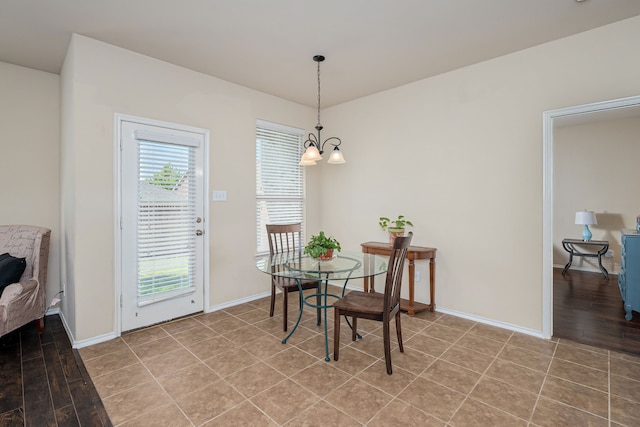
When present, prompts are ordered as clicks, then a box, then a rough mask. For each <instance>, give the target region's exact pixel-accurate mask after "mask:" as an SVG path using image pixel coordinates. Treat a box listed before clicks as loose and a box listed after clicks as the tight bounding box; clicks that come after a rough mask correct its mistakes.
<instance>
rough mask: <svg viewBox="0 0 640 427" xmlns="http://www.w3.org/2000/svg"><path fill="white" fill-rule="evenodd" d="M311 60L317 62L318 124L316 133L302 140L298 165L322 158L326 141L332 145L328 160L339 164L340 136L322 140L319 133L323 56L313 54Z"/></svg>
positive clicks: (340, 156) (312, 162)
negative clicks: (301, 153)
mask: <svg viewBox="0 0 640 427" xmlns="http://www.w3.org/2000/svg"><path fill="white" fill-rule="evenodd" d="M313 60H314V61H316V62H317V63H318V124H317V125H316V131H317V135H315V134H313V132H310V133H309V136H308V137H307V140H306V141H305V142H304V144H303V147H304V149H305V150H304V154H303V155H302V158H301V159H300V163H298V164H299V165H300V166H312V165H315V164H316V161H317V160H322V153H323V152H324V146H325V145H326V144H327V142H328V143H329V144H330V145H332V146H333V150H332V151H331V155H330V157H329V162H328V163H331V164H340V163H344V162H345V161H344V156H343V155H342V152H341V151H340V149H339V148H338V147H339V146H340V144H342V141H341V140H340V138H338V137H336V136H332V137H331V138H327V139H325V140H324V141H322V138H321V137H320V134H321V132H322V125H321V124H320V63H321V62H322V61H324V56H322V55H315V56H314V57H313Z"/></svg>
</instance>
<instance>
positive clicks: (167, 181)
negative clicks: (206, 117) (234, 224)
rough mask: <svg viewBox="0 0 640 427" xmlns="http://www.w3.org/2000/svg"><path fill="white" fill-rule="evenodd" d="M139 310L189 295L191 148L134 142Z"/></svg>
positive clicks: (191, 277) (192, 190)
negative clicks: (136, 189)
mask: <svg viewBox="0 0 640 427" xmlns="http://www.w3.org/2000/svg"><path fill="white" fill-rule="evenodd" d="M138 174H139V179H138V218H137V224H136V227H137V258H138V259H137V269H138V294H137V296H138V306H144V305H148V304H151V303H154V302H156V301H164V300H167V299H169V298H173V297H176V296H181V295H185V294H187V293H191V292H194V290H195V284H194V277H195V268H196V251H195V244H196V241H195V235H196V234H195V233H196V221H195V219H196V210H195V206H196V204H195V197H196V194H195V190H196V189H195V150H194V147H193V146H190V145H181V144H172V143H163V142H156V141H147V140H138Z"/></svg>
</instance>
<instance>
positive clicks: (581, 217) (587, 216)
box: [576, 209, 598, 242]
mask: <svg viewBox="0 0 640 427" xmlns="http://www.w3.org/2000/svg"><path fill="white" fill-rule="evenodd" d="M597 223H598V221H597V220H596V214H595V213H593V211H588V210H586V209H585V210H584V211H579V212H576V225H584V229H583V230H582V240H584V241H585V242H588V241H589V240H591V237H592V235H591V231H590V230H589V226H590V225H593V224H597Z"/></svg>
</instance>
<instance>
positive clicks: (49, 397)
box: [0, 315, 111, 427]
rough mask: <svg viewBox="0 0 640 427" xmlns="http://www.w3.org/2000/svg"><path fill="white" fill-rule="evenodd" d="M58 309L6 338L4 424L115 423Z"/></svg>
mask: <svg viewBox="0 0 640 427" xmlns="http://www.w3.org/2000/svg"><path fill="white" fill-rule="evenodd" d="M110 425H111V422H110V421H109V417H108V416H107V412H106V411H105V409H104V406H103V405H102V401H101V400H100V397H99V396H98V393H97V392H96V390H95V388H94V387H93V383H92V382H91V379H90V378H89V374H88V373H87V371H86V369H85V367H84V364H83V363H82V359H81V358H80V355H79V354H78V352H77V351H76V350H74V349H72V348H71V343H70V342H69V338H68V337H67V334H66V332H65V330H64V327H63V326H62V321H61V320H60V317H59V316H58V315H53V316H47V317H46V321H45V329H44V332H43V333H42V335H40V334H38V330H37V328H36V324H35V322H31V323H29V324H28V325H25V326H23V327H22V328H20V329H18V330H16V331H13V332H11V333H9V334H7V335H5V336H3V337H1V338H0V426H3V427H4V426H7V427H9V426H37V427H40V426H91V427H93V426H110Z"/></svg>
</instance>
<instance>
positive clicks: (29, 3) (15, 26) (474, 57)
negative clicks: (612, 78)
mask: <svg viewBox="0 0 640 427" xmlns="http://www.w3.org/2000/svg"><path fill="white" fill-rule="evenodd" d="M636 15H640V1H639V0H585V1H582V2H578V1H576V0H315V1H314V0H270V1H268V0H0V61H3V62H8V63H12V64H17V65H22V66H25V67H30V68H35V69H38V70H42V71H48V72H51V73H59V72H60V69H61V66H62V63H63V60H64V55H65V52H66V49H67V46H68V43H69V40H70V37H71V34H72V33H78V34H82V35H85V36H87V37H91V38H93V39H96V40H101V41H104V42H106V43H110V44H113V45H116V46H120V47H123V48H125V49H129V50H132V51H135V52H139V53H142V54H145V55H149V56H152V57H155V58H158V59H161V60H164V61H167V62H170V63H173V64H177V65H181V66H183V67H186V68H189V69H192V70H196V71H199V72H202V73H206V74H210V75H212V76H215V77H218V78H221V79H224V80H227V81H230V82H233V83H237V84H240V85H243V86H246V87H249V88H253V89H257V90H260V91H263V92H266V93H270V94H273V95H277V96H279V97H282V98H285V99H289V100H292V101H295V102H298V103H301V104H306V105H309V106H313V107H315V105H316V102H317V99H316V96H317V93H316V91H317V82H316V63H315V62H313V60H312V57H313V55H315V54H322V55H325V56H326V57H327V59H326V61H325V62H323V63H322V66H321V72H322V106H323V107H327V106H330V105H335V104H339V103H342V102H345V101H349V100H351V99H355V98H358V97H362V96H366V95H369V94H372V93H376V92H379V91H382V90H385V89H390V88H393V87H397V86H400V85H403V84H406V83H410V82H413V81H416V80H420V79H424V78H427V77H430V76H433V75H436V74H440V73H443V72H447V71H450V70H453V69H456V68H460V67H463V66H466V65H469V64H473V63H477V62H480V61H484V60H487V59H490V58H495V57H497V56H501V55H504V54H507V53H510V52H515V51H517V50H521V49H525V48H528V47H531V46H535V45H539V44H542V43H545V42H548V41H551V40H554V39H558V38H561V37H565V36H567V35H571V34H575V33H579V32H582V31H586V30H589V29H592V28H595V27H599V26H602V25H606V24H609V23H612V22H615V21H619V20H622V19H626V18H629V17H632V16H636Z"/></svg>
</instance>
